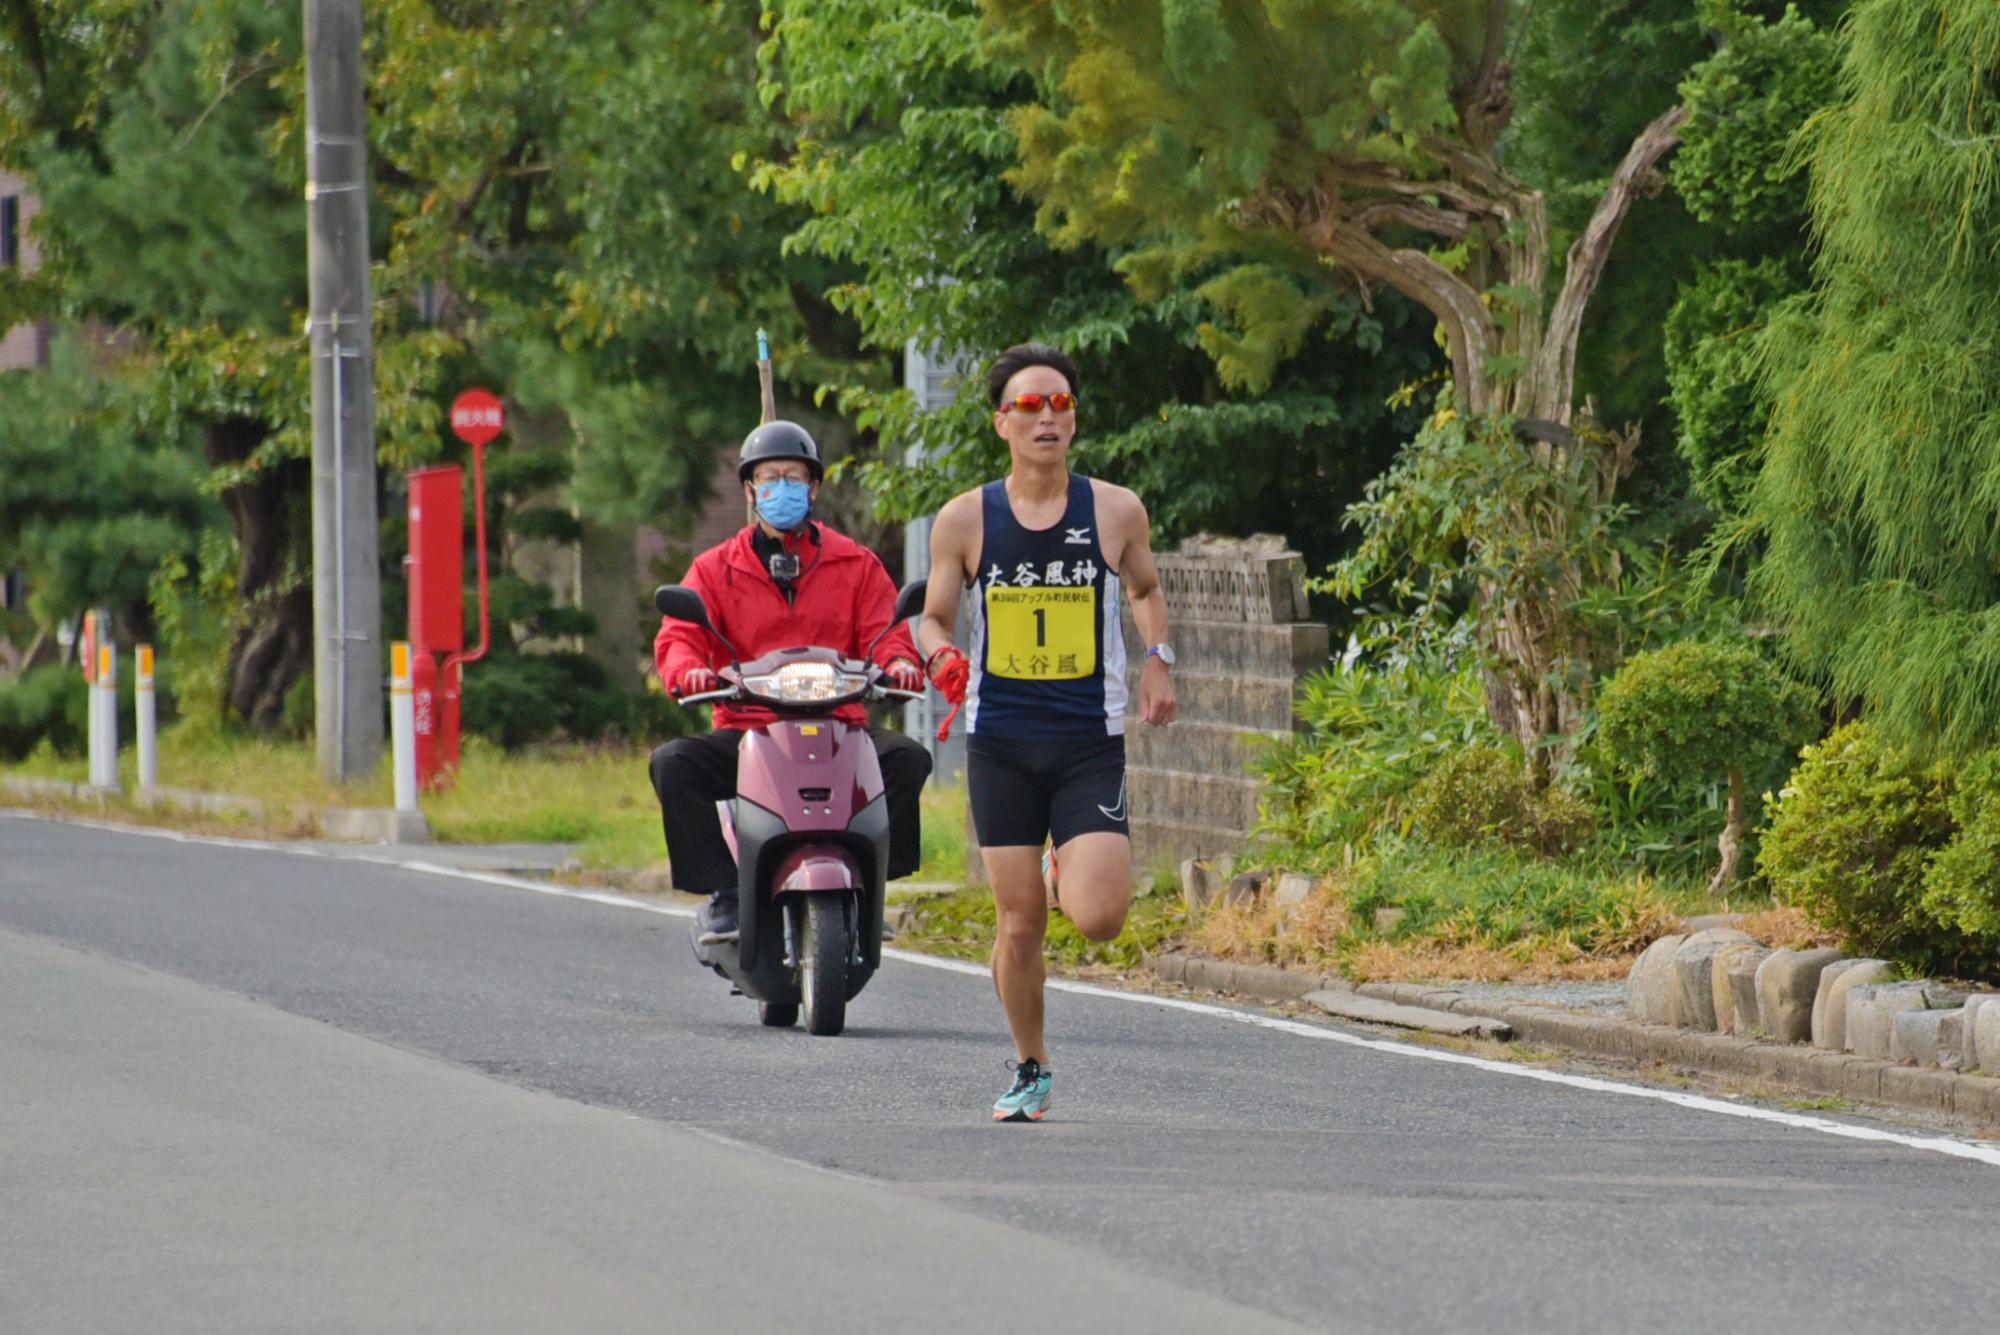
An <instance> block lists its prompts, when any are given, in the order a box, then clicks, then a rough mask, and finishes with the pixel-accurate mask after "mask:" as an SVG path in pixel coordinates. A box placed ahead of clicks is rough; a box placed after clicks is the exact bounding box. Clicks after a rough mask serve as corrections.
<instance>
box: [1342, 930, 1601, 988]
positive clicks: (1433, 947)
mask: <svg viewBox="0 0 2000 1335" xmlns="http://www.w3.org/2000/svg"><path fill="white" fill-rule="evenodd" d="M1636 958H1638V957H1637V956H1636V955H1591V954H1587V953H1585V952H1584V951H1583V950H1581V949H1579V948H1578V947H1577V946H1576V945H1575V944H1574V943H1571V942H1568V941H1564V940H1561V939H1547V938H1544V939H1541V940H1530V941H1520V942H1516V943H1514V944H1512V945H1508V946H1492V945H1444V944H1440V943H1439V942H1436V941H1367V942H1363V943H1361V944H1360V945H1358V946H1357V947H1356V948H1355V949H1354V950H1353V951H1352V952H1351V953H1350V954H1349V955H1348V956H1347V958H1346V960H1345V961H1344V964H1345V967H1346V970H1347V975H1348V977H1350V978H1352V979H1353V980H1354V981H1355V982H1357V983H1430V982H1461V983H1550V982H1566V983H1601V982H1610V981H1613V980H1616V979H1620V978H1623V977H1624V976H1625V975H1626V974H1628V973H1630V972H1631V971H1632V962H1633V960H1635V959H1636Z"/></svg>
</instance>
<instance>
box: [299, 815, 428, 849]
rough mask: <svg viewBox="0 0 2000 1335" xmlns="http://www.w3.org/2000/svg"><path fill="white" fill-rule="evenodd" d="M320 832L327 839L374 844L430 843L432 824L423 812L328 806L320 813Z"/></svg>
mask: <svg viewBox="0 0 2000 1335" xmlns="http://www.w3.org/2000/svg"><path fill="white" fill-rule="evenodd" d="M319 829H320V833H321V834H322V835H324V836H325V837H326V838H328V839H346V840H352V841H356V842H361V843H375V844H427V843H429V842H431V827H430V822H429V821H427V820H425V819H424V813H423V812H421V811H397V810H395V809H394V808H385V807H328V808H327V809H326V810H324V811H322V812H320V813H319Z"/></svg>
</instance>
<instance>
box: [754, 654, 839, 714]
mask: <svg viewBox="0 0 2000 1335" xmlns="http://www.w3.org/2000/svg"><path fill="white" fill-rule="evenodd" d="M743 684H744V685H745V686H746V687H748V688H749V689H750V690H751V691H752V692H754V693H756V694H758V695H761V696H764V697H765V698H766V699H771V700H783V701H785V702H786V703H787V704H793V703H807V702H810V701H813V700H832V699H836V698H838V697H839V696H843V695H852V694H854V693H855V692H856V691H858V690H860V689H861V688H862V687H863V686H864V685H866V684H867V678H865V677H861V676H857V675H855V674H853V673H849V672H839V671H836V670H835V669H834V667H833V665H832V664H831V663H788V664H786V665H785V666H784V667H781V668H779V669H778V670H777V671H776V672H770V673H766V674H765V675H763V676H761V677H751V678H749V679H747V680H746V681H745V682H744V683H743Z"/></svg>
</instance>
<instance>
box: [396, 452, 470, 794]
mask: <svg viewBox="0 0 2000 1335" xmlns="http://www.w3.org/2000/svg"><path fill="white" fill-rule="evenodd" d="M408 569H409V576H410V693H411V696H412V697H413V700H414V703H415V706H416V725H417V726H416V740H417V786H418V787H419V788H421V789H424V790H426V791H434V790H435V789H437V788H439V787H441V786H442V785H443V783H444V782H445V781H446V780H445V772H446V770H447V768H448V764H449V762H448V761H447V759H446V756H447V748H446V742H445V729H446V719H445V712H444V701H443V698H442V697H443V693H442V691H441V690H440V689H439V688H440V686H441V674H440V672H439V671H438V660H437V655H438V654H441V653H453V652H456V651H457V650H460V649H463V648H464V647H465V470H464V469H462V468H460V467H459V466H458V465H457V464H450V465H447V466H445V467H441V468H419V469H417V470H416V471H415V472H413V473H411V474H410V559H409V566H408ZM457 749H458V748H457V746H456V744H455V739H454V743H453V745H451V746H450V748H449V751H450V753H451V754H454V755H455V754H456V752H457Z"/></svg>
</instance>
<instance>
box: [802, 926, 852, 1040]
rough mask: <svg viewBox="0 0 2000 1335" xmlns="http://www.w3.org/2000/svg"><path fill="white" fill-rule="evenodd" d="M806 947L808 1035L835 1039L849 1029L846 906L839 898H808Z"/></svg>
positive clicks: (804, 993)
mask: <svg viewBox="0 0 2000 1335" xmlns="http://www.w3.org/2000/svg"><path fill="white" fill-rule="evenodd" d="M805 899H806V912H805V919H806V930H805V941H804V943H803V946H804V948H803V949H802V950H801V951H800V952H799V955H800V959H799V993H800V995H801V996H802V997H803V998H804V1000H805V1011H806V1032H807V1033H809V1034H818V1035H820V1036H821V1037H832V1036H833V1035H835V1034H838V1033H839V1032H840V1031H841V1030H843V1029H845V1028H846V1027H847V958H848V956H849V955H850V954H851V953H852V951H851V949H850V946H849V943H848V940H847V913H846V905H844V904H842V903H841V897H840V896H839V895H831V894H818V895H807V896H806V897H805Z"/></svg>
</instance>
